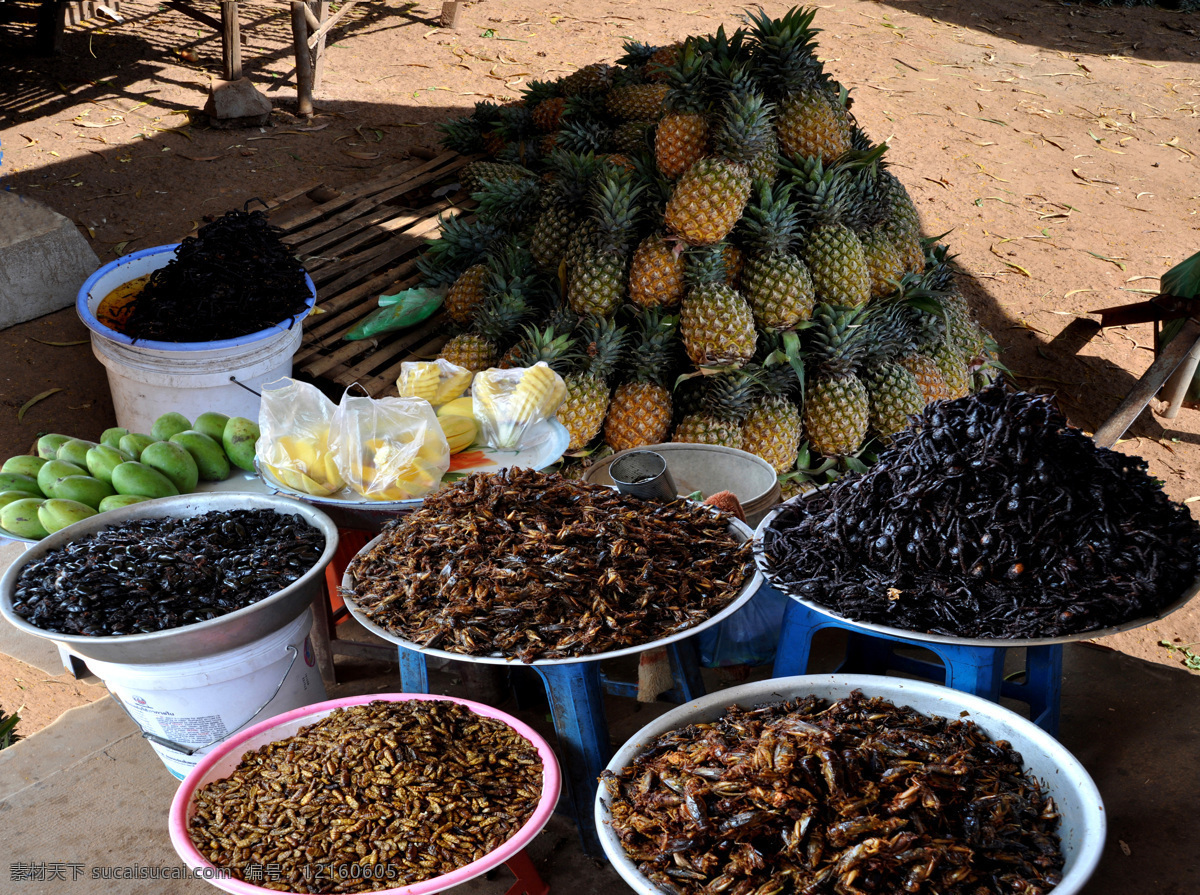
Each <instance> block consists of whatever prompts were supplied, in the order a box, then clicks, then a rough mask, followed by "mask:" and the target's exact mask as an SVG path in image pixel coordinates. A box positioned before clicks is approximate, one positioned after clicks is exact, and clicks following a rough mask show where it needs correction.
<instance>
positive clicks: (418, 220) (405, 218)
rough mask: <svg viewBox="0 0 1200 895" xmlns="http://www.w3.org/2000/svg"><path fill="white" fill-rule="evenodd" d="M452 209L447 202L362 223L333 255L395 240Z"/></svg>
mask: <svg viewBox="0 0 1200 895" xmlns="http://www.w3.org/2000/svg"><path fill="white" fill-rule="evenodd" d="M452 207H453V206H451V205H450V204H449V203H448V202H437V203H434V204H433V205H427V206H425V208H422V209H420V210H419V211H416V212H410V213H408V214H399V215H396V216H394V217H392V218H390V219H385V220H381V221H378V222H374V223H369V222H364V226H362V227H360V228H355V229H352V230H350V232H349V234H347V237H346V238H344V239H342V241H341V242H339V243H338V244H337V245H335V246H333V253H334V254H335V255H337V256H339V257H340V256H342V255H344V254H345V253H346V252H349V251H351V250H353V249H356V248H358V247H359V246H361V245H363V244H364V243H368V242H372V241H374V240H376V239H378V238H379V237H380V236H388V235H389V234H392V236H391V238H393V239H394V238H397V237H398V236H400V235H401V234H402V233H403V232H404V231H405V230H407V229H408V228H410V227H414V226H418V225H420V224H422V223H423V222H424V220H425V219H426V218H427V217H429V216H430V215H439V214H441V213H442V212H443V211H447V210H448V209H450V208H452ZM297 254H300V255H303V254H304V252H303V251H302V250H300V249H297Z"/></svg>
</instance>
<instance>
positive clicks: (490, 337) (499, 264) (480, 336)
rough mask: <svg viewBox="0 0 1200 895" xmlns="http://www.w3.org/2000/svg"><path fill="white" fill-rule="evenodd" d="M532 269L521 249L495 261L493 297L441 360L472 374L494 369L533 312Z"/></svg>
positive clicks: (444, 350)
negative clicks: (470, 326) (513, 337)
mask: <svg viewBox="0 0 1200 895" xmlns="http://www.w3.org/2000/svg"><path fill="white" fill-rule="evenodd" d="M531 266H532V259H530V258H529V256H528V254H526V253H524V252H521V251H520V250H517V249H510V250H509V251H508V252H506V253H505V254H504V255H503V256H501V257H500V258H498V259H494V260H493V261H492V262H491V267H492V270H491V278H490V282H489V295H488V297H487V298H486V299H485V300H484V302H483V303H482V304H481V305H480V306H479V307H478V308H477V309H476V311H475V320H474V323H473V326H472V329H471V331H470V332H466V333H462V334H460V335H457V336H454V337H453V338H452V339H450V340H449V341H448V342H447V343H446V344H445V345H443V346H442V350H441V351H440V352H439V353H438V357H439V358H441V359H442V360H447V361H449V362H450V363H452V364H457V365H458V366H460V367H464V368H465V369H468V370H470V371H471V372H472V373H478V372H480V371H481V370H486V369H488V368H489V367H494V366H495V365H496V364H497V363H498V362H499V361H500V357H501V354H502V352H503V351H504V349H505V348H506V347H508V345H509V343H510V342H511V341H512V336H513V334H514V333H516V332H517V330H518V328H519V327H520V326H521V324H523V323H524V322H525V321H526V320H527V319H528V318H529V315H530V313H531V312H532V310H533V309H532V306H531V301H530V298H531V294H532V292H533V283H532V277H531V276H530V273H529V269H530V267H531Z"/></svg>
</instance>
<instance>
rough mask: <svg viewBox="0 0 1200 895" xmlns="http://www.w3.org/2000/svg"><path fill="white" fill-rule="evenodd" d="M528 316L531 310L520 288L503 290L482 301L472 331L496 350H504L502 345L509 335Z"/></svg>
mask: <svg viewBox="0 0 1200 895" xmlns="http://www.w3.org/2000/svg"><path fill="white" fill-rule="evenodd" d="M530 315H531V309H530V305H529V301H528V299H527V298H526V296H525V293H524V291H523V290H522V289H521V288H512V289H504V290H502V291H496V292H494V293H492V294H491V295H489V296H488V297H487V298H486V299H484V301H483V304H482V305H480V307H479V309H478V310H477V311H476V312H475V321H474V329H475V331H476V332H477V333H479V335H481V336H483V337H484V338H485V339H487V340H488V341H490V342H492V343H493V344H494V345H495V346H496V347H497V348H504V347H507V346H506V345H505V344H504V343H505V341H506V340H508V339H510V334H511V333H513V332H515V331H516V329H517V327H519V326H520V325H521V324H522V323H524V322H525V321H526V320H528V319H529V317H530Z"/></svg>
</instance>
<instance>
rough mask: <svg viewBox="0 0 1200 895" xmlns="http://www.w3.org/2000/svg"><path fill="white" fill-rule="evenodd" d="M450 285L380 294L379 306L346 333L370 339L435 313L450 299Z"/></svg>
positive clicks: (349, 338) (353, 339) (353, 336)
mask: <svg viewBox="0 0 1200 895" xmlns="http://www.w3.org/2000/svg"><path fill="white" fill-rule="evenodd" d="M448 291H449V290H448V289H446V288H439V289H426V288H425V287H423V286H420V287H417V288H416V289H405V290H404V291H403V292H398V293H396V294H395V295H381V296H379V310H377V311H372V312H371V313H370V315H369V316H368V317H367V319H366V320H364V321H363V322H362V323H360V324H358V326H356V327H354V329H352V330H350V332H348V333H346V335H345V336H343V338H344V339H346V340H347V341H350V342H353V341H355V340H357V339H369V338H371V337H372V336H378V335H381V334H382V333H388V332H393V331H395V330H398V329H405V328H407V327H410V326H413V325H415V324H417V323H420V322H421V321H422V320H425V319H427V318H428V317H430V316H432V315H433V313H434V311H436V310H437V309H438V308H440V307H441V306H442V302H443V301H445V299H446V293H447V292H448Z"/></svg>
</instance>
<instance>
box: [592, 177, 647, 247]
mask: <svg viewBox="0 0 1200 895" xmlns="http://www.w3.org/2000/svg"><path fill="white" fill-rule="evenodd" d="M644 190H645V184H644V183H635V182H634V177H633V174H632V172H630V171H628V170H626V169H625V168H623V167H621V166H620V165H611V164H610V165H605V166H604V167H603V168H602V169H601V171H600V172H599V175H598V177H597V179H596V181H595V183H594V184H593V185H592V191H591V196H590V200H591V207H592V220H594V221H595V222H596V224H597V226H598V228H599V230H598V232H599V236H600V243H601V247H602V248H604V249H605V250H607V251H619V250H621V249H622V248H623V247H624V246H627V245H628V244H629V243H630V241H631V240H632V238H633V236H634V229H635V227H636V222H637V217H638V214H639V213H640V209H639V207H638V204H637V199H638V196H639V195H641V193H642V192H643V191H644Z"/></svg>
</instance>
